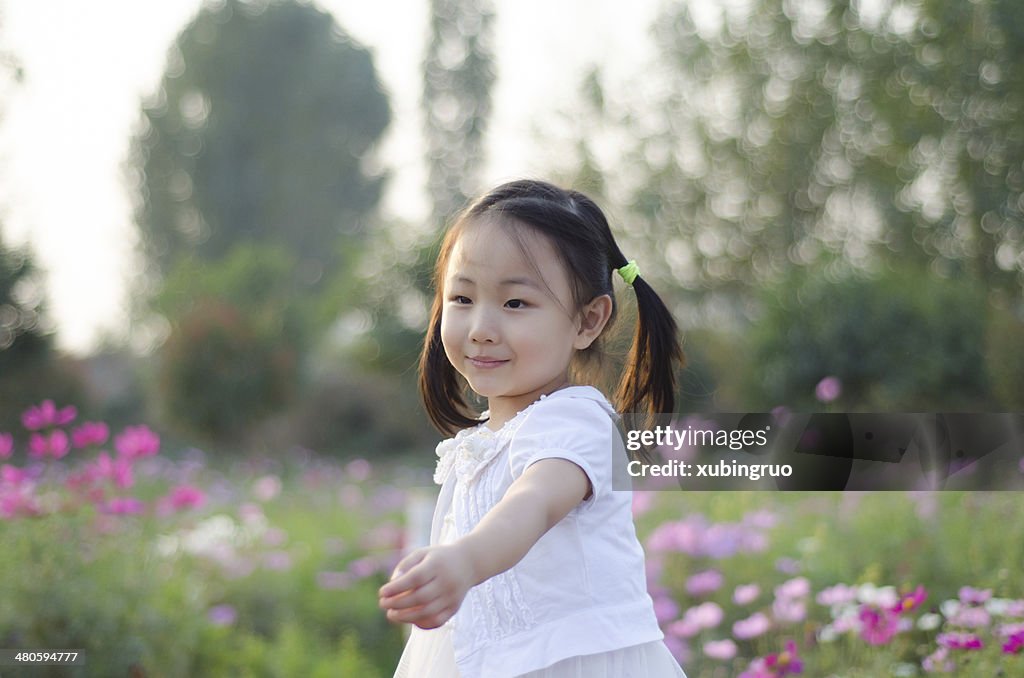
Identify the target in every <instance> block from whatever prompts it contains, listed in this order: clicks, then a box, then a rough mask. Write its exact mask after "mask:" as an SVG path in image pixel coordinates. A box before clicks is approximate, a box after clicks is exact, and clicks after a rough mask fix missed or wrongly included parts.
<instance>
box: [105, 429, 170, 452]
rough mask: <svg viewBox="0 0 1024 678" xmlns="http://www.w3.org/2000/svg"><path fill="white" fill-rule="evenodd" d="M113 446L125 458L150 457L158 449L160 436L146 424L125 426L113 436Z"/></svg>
mask: <svg viewBox="0 0 1024 678" xmlns="http://www.w3.org/2000/svg"><path fill="white" fill-rule="evenodd" d="M114 447H115V448H116V449H117V452H118V454H119V455H120V456H122V457H124V458H125V459H137V458H139V457H151V456H153V455H154V454H156V453H157V452H159V451H160V436H158V435H157V434H156V433H154V432H153V431H151V430H150V429H149V427H148V426H145V425H142V426H126V427H125V429H124V431H122V432H121V434H120V435H118V436H117V437H116V438H114Z"/></svg>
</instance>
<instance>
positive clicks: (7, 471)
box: [0, 464, 27, 487]
mask: <svg viewBox="0 0 1024 678" xmlns="http://www.w3.org/2000/svg"><path fill="white" fill-rule="evenodd" d="M26 476H27V474H26V473H25V471H24V470H23V469H20V468H18V467H17V466H11V465H10V464H4V465H3V466H2V467H0V483H4V484H7V485H13V486H15V487H17V486H18V485H20V484H21V482H22V481H23V480H25V478H26Z"/></svg>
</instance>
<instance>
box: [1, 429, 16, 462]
mask: <svg viewBox="0 0 1024 678" xmlns="http://www.w3.org/2000/svg"><path fill="white" fill-rule="evenodd" d="M13 452H14V436H12V435H11V434H10V433H0V459H9V458H10V456H11V453H13Z"/></svg>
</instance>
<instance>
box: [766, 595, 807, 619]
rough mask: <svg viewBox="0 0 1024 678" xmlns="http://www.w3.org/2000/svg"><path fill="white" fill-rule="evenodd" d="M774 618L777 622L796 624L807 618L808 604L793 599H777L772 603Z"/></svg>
mask: <svg viewBox="0 0 1024 678" xmlns="http://www.w3.org/2000/svg"><path fill="white" fill-rule="evenodd" d="M772 616H773V617H775V620H776V621H780V622H785V623H790V624H792V623H795V622H799V621H803V620H804V619H805V618H806V617H807V603H805V602H804V601H802V600H796V599H793V598H776V599H775V602H773V603H772Z"/></svg>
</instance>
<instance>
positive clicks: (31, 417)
mask: <svg viewBox="0 0 1024 678" xmlns="http://www.w3.org/2000/svg"><path fill="white" fill-rule="evenodd" d="M77 416H78V410H76V409H75V408H74V407H73V406H71V405H69V406H67V407H64V408H61V409H57V406H56V405H54V404H53V401H52V400H44V401H43V402H42V403H41V404H39V405H38V406H36V407H30V408H28V409H27V410H25V412H24V413H22V415H21V423H22V424H23V425H24V426H25V428H27V429H28V430H29V431H38V430H39V429H41V428H46V427H47V426H63V425H64V424H69V423H71V422H72V421H74V420H75V417H77Z"/></svg>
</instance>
